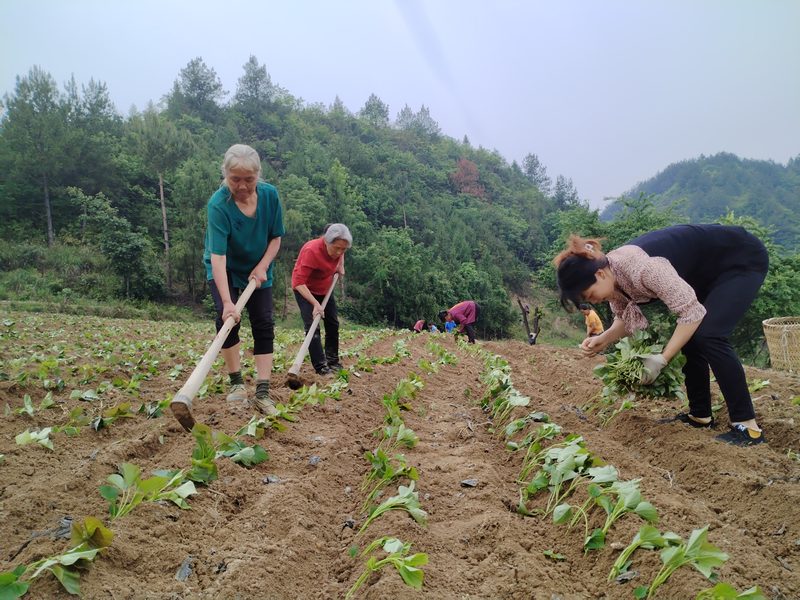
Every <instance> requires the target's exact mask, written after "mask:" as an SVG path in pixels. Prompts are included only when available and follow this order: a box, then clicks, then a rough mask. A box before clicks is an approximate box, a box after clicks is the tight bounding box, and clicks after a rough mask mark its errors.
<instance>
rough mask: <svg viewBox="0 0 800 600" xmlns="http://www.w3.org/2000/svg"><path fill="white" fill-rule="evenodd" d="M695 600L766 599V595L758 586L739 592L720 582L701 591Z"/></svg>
mask: <svg viewBox="0 0 800 600" xmlns="http://www.w3.org/2000/svg"><path fill="white" fill-rule="evenodd" d="M695 600H767V597H766V596H765V595H764V592H762V591H761V588H759V587H758V586H754V587H751V588H750V589H748V590H745V591H744V592H742V593H741V594H740V593H738V592H737V591H736V588H734V587H733V586H732V585H730V584H728V583H724V582H722V583H718V584H717V585H715V586H714V587H712V588H708V589H707V590H703V591H701V592H700V593H698V594H697V596H696V597H695Z"/></svg>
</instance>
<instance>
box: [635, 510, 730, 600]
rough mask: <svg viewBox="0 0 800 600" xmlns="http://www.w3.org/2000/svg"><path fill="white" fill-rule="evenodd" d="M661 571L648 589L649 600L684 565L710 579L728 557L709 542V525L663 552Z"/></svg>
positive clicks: (696, 530)
mask: <svg viewBox="0 0 800 600" xmlns="http://www.w3.org/2000/svg"><path fill="white" fill-rule="evenodd" d="M660 556H661V562H662V563H663V565H662V567H661V570H660V571H659V572H658V573H657V574H656V576H655V578H654V579H653V582H652V583H651V584H650V586H649V588H647V598H653V597H654V596H655V594H656V590H658V588H659V587H661V585H662V584H664V582H666V581H667V579H669V578H670V576H671V575H672V574H673V573H674V572H675V571H676V570H678V569H679V568H681V567H682V566H684V565H691V566H693V567H694V568H695V569H697V570H698V571H700V573H702V574H703V576H704V577H706V578H707V579H710V578H711V577H712V575H713V573H714V569H715V568H717V567H719V566H721V565H722V564H723V563H724V562H725V561H726V560H728V555H727V554H725V553H724V552H722V551H721V550H720V549H719V548H717V547H716V546H714V545H713V544H711V543H709V541H708V525H706V526H705V527H703V528H701V529H695V530H694V531H692V533H691V534H689V539H688V540H687V541H686V542H682V543H680V544H678V545H675V546H667V547H666V548H664V549H663V550H662V551H661V555H660Z"/></svg>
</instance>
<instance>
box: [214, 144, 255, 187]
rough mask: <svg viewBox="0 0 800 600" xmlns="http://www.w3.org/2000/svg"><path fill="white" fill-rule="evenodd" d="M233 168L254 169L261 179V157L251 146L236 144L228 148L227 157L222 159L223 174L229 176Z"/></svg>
mask: <svg viewBox="0 0 800 600" xmlns="http://www.w3.org/2000/svg"><path fill="white" fill-rule="evenodd" d="M231 169H245V170H247V171H252V172H254V173H256V174H257V177H258V178H259V179H261V158H260V157H259V156H258V152H256V151H255V150H254V149H253V148H251V147H250V146H247V145H245V144H234V145H233V146H231V147H230V148H228V151H227V152H226V153H225V158H223V159H222V176H223V177H227V176H228V173H230V172H231Z"/></svg>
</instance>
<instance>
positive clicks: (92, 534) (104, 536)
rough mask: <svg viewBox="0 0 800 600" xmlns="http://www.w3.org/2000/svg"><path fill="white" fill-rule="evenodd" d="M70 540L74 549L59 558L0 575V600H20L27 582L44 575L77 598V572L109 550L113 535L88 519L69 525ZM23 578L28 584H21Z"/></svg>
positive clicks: (101, 525) (46, 559) (53, 557)
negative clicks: (50, 574) (17, 599)
mask: <svg viewBox="0 0 800 600" xmlns="http://www.w3.org/2000/svg"><path fill="white" fill-rule="evenodd" d="M70 539H71V542H72V544H73V547H72V548H70V549H69V550H67V551H66V552H64V553H62V554H57V555H55V556H48V557H46V558H42V559H40V560H37V561H36V562H33V563H31V564H29V565H18V566H17V567H16V568H15V569H14V570H12V571H6V572H4V573H0V598H2V600H6V599H8V600H11V599H13V598H21V597H22V596H24V595H25V594H26V593H27V592H28V588H29V587H30V582H31V581H32V580H34V579H36V578H37V577H39V576H40V575H41V574H42V573H44V572H46V571H49V572H50V573H52V574H53V575H54V576H55V577H56V579H58V581H59V582H60V583H61V585H62V586H63V587H64V589H65V590H66V591H67V592H68V593H69V594H72V595H75V596H78V595H80V593H81V589H80V571H79V570H78V569H79V568H85V567H86V566H88V564H89V563H90V562H92V561H93V560H94V559H95V557H96V556H97V554H98V552H100V551H101V550H103V549H104V548H107V547H108V546H110V545H111V542H112V540H113V539H114V534H113V533H111V531H110V530H108V529H106V528H105V527H104V526H103V524H102V523H101V522H100V520H99V519H96V518H95V517H87V518H86V519H85V520H84V521H83V522H76V523H73V524H72V532H71V536H70ZM28 574H30V575H29V576H28ZM26 576H28V577H27V581H22V579H23V578H24V577H26Z"/></svg>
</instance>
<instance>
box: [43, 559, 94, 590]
mask: <svg viewBox="0 0 800 600" xmlns="http://www.w3.org/2000/svg"><path fill="white" fill-rule="evenodd" d="M92 558H94V557H92ZM50 571H51V572H52V573H53V575H55V576H56V579H58V580H59V581H60V582H61V585H62V586H64V589H65V590H67V592H68V593H70V594H72V595H73V596H80V595H81V581H80V575H79V574H78V571H77V570H76V569H75V568H73V567H68V566H63V565H60V564H56V565H53V566H52V567H50Z"/></svg>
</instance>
